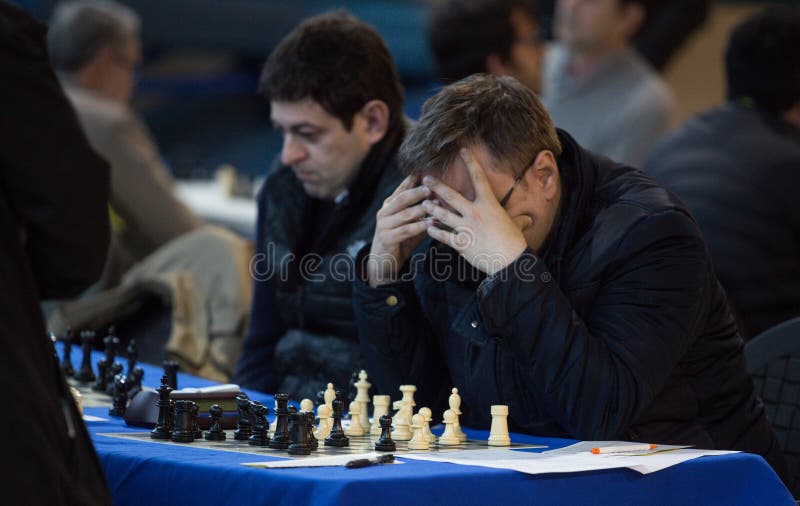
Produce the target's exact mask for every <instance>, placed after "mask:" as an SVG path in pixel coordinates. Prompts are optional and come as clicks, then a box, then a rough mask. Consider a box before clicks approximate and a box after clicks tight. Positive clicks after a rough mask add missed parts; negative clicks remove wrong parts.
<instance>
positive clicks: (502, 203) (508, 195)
mask: <svg viewBox="0 0 800 506" xmlns="http://www.w3.org/2000/svg"><path fill="white" fill-rule="evenodd" d="M536 156H539V153H536ZM536 156H534V157H533V160H531V161H530V163H529V164H528V165H526V166H525V168H524V169H522V172H520V173H519V174H517V175H516V176H515V177H514V184H512V185H511V188H509V189H508V192H506V194H505V196H504V197H503V198H502V199H500V207H506V204H508V199H510V198H511V194H512V193H514V188H515V187H516V186H517V183H519V182H520V181H522V177H523V176H524V175H525V173H526V172H528V169H529V168H530V167H531V165H533V162H535V161H536Z"/></svg>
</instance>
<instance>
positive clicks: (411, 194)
mask: <svg viewBox="0 0 800 506" xmlns="http://www.w3.org/2000/svg"><path fill="white" fill-rule="evenodd" d="M430 194H431V190H430V188H428V187H427V186H418V187H416V188H409V189H406V190H405V191H403V192H401V193H398V194H397V195H395V196H393V197H389V198H388V199H386V200H385V201H384V204H383V207H382V208H381V210H380V211H378V217H379V218H381V217H386V216H391V215H393V214H397V213H399V212H400V211H402V210H403V209H405V208H407V207H410V206H411V205H413V204H416V203H417V202H419V201H420V200H422V199H424V198H426V197H428V196H429V195H430Z"/></svg>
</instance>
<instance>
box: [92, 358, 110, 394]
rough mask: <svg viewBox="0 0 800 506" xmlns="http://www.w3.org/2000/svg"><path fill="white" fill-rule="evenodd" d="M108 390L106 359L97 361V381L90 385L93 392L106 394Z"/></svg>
mask: <svg viewBox="0 0 800 506" xmlns="http://www.w3.org/2000/svg"><path fill="white" fill-rule="evenodd" d="M107 389H108V364H107V363H106V359H104V358H101V359H100V360H98V361H97V380H96V381H95V382H94V383H92V390H93V391H95V392H103V393H106V390H107Z"/></svg>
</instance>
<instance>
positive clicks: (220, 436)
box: [204, 404, 228, 441]
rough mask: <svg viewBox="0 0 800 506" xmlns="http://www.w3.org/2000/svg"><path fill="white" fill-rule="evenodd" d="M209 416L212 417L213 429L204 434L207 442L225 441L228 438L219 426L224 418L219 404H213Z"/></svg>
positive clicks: (210, 428)
mask: <svg viewBox="0 0 800 506" xmlns="http://www.w3.org/2000/svg"><path fill="white" fill-rule="evenodd" d="M208 414H209V415H211V427H209V428H208V430H207V431H206V432H205V434H204V437H205V439H206V441H225V439H227V437H228V436H227V435H226V434H225V431H224V430H222V429H221V428H220V426H219V419H220V418H222V408H221V407H219V404H212V405H211V408H210V409H209V410H208Z"/></svg>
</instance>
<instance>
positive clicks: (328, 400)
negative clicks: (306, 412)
mask: <svg viewBox="0 0 800 506" xmlns="http://www.w3.org/2000/svg"><path fill="white" fill-rule="evenodd" d="M335 398H336V390H334V389H333V383H328V388H326V389H325V393H324V394H323V399H325V405H326V406H328V408H330V410H331V413H333V400H334V399H335Z"/></svg>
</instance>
